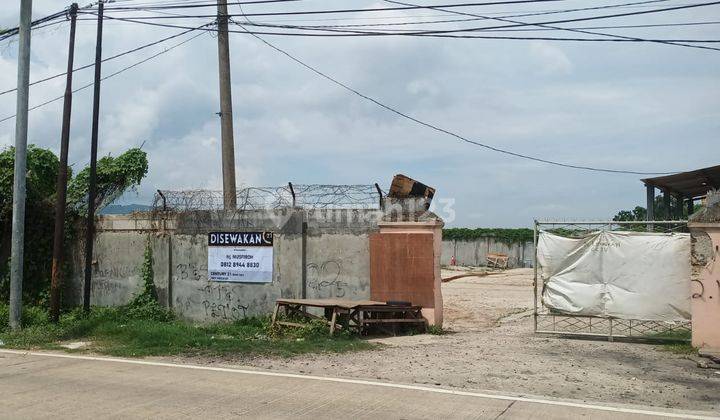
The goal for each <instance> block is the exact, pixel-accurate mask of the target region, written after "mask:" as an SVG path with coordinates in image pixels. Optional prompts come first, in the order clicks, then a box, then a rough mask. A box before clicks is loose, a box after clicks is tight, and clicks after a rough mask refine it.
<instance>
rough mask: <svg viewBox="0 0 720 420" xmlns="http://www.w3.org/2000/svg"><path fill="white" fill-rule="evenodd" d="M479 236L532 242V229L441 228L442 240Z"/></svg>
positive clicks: (465, 239) (517, 241) (502, 240)
mask: <svg viewBox="0 0 720 420" xmlns="http://www.w3.org/2000/svg"><path fill="white" fill-rule="evenodd" d="M480 238H494V239H495V240H498V241H501V242H505V243H525V242H532V240H533V231H532V229H528V228H518V229H503V228H475V229H469V228H449V229H443V240H449V241H453V240H454V241H473V240H476V239H480Z"/></svg>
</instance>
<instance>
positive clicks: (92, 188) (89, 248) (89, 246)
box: [83, 1, 104, 312]
mask: <svg viewBox="0 0 720 420" xmlns="http://www.w3.org/2000/svg"><path fill="white" fill-rule="evenodd" d="M103 11H104V4H103V2H102V1H101V2H100V4H99V5H98V21H97V38H96V40H95V85H94V88H95V91H94V93H93V117H92V118H93V120H92V137H91V140H90V142H91V144H90V180H89V184H90V185H89V186H88V209H87V224H86V226H85V285H84V287H83V310H84V311H85V312H90V287H91V280H92V257H93V241H94V240H95V197H96V195H97V184H96V178H97V148H98V128H99V123H100V121H99V120H100V75H101V72H100V70H101V64H102V30H103Z"/></svg>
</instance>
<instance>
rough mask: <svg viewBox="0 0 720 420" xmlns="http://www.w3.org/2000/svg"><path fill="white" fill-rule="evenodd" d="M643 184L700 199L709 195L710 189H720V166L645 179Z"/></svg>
mask: <svg viewBox="0 0 720 420" xmlns="http://www.w3.org/2000/svg"><path fill="white" fill-rule="evenodd" d="M642 182H643V183H645V185H652V186H653V187H656V188H659V189H661V190H665V191H669V192H670V193H673V194H680V195H682V196H684V197H693V198H694V197H700V196H703V195H705V194H707V192H708V190H710V189H713V188H715V189H720V165H718V166H711V167H709V168H703V169H696V170H694V171H688V172H680V173H677V174H674V175H665V176H658V177H655V178H645V179H643V180H642Z"/></svg>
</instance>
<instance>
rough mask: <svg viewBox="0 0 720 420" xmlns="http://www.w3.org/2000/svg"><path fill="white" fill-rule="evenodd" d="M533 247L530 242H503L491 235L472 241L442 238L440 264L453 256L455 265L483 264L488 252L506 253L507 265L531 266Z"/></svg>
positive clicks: (447, 261)
mask: <svg viewBox="0 0 720 420" xmlns="http://www.w3.org/2000/svg"><path fill="white" fill-rule="evenodd" d="M534 252H535V248H534V245H533V243H532V242H526V243H517V242H513V243H509V244H508V243H505V242H501V241H498V240H496V239H495V238H493V237H485V238H479V239H476V240H473V241H456V240H443V243H442V264H443V265H450V259H451V258H452V256H453V255H454V256H455V259H456V260H457V265H466V266H475V267H478V266H484V265H486V262H487V260H486V257H487V254H488V253H499V254H507V255H508V257H509V259H508V267H510V268H515V267H532V264H533V254H534Z"/></svg>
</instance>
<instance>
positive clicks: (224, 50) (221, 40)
mask: <svg viewBox="0 0 720 420" xmlns="http://www.w3.org/2000/svg"><path fill="white" fill-rule="evenodd" d="M217 25H218V73H219V77H220V137H221V145H222V171H223V204H224V206H225V208H226V209H234V208H236V207H237V192H236V188H235V140H234V139H233V114H232V88H231V86H230V39H229V37H228V13H227V0H217Z"/></svg>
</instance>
